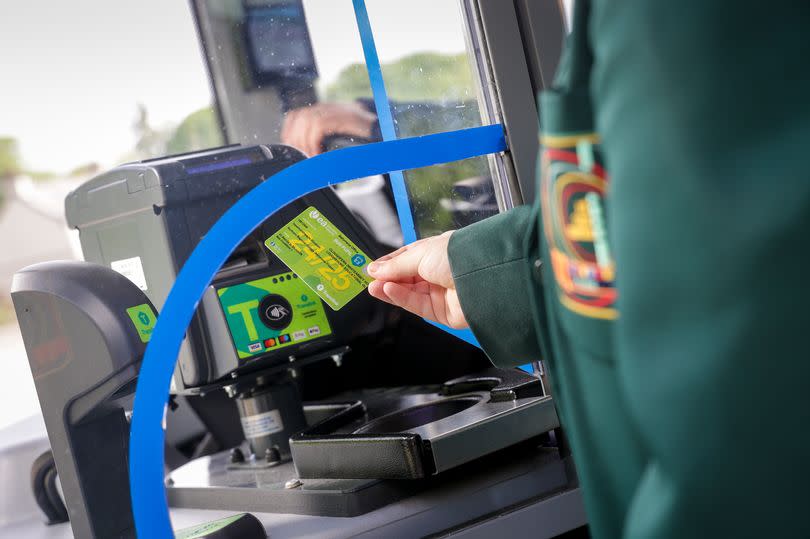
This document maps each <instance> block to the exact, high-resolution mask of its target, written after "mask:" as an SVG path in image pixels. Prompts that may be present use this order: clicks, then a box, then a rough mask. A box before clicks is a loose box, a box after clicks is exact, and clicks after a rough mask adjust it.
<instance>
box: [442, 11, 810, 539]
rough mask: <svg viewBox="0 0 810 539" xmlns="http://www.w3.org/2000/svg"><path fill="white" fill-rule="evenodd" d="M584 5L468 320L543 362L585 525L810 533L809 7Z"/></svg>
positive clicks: (462, 292) (512, 358)
mask: <svg viewBox="0 0 810 539" xmlns="http://www.w3.org/2000/svg"><path fill="white" fill-rule="evenodd" d="M575 6H576V8H575V9H576V12H575V17H574V32H573V33H572V34H571V36H569V42H568V44H567V47H566V53H565V56H564V58H563V61H562V64H561V69H560V71H559V73H558V76H557V80H556V81H555V85H554V87H553V88H552V89H551V90H550V91H547V92H544V93H543V94H542V95H541V96H540V110H541V115H542V134H541V142H542V146H543V148H542V159H541V166H540V170H541V173H540V180H539V181H540V185H539V189H538V193H539V194H538V200H537V201H536V204H535V205H534V206H533V207H528V206H525V207H519V208H516V209H514V210H512V211H510V212H507V213H504V214H502V215H499V216H496V217H494V218H491V219H488V220H486V221H482V222H480V223H477V224H474V225H472V226H469V227H467V228H464V229H462V230H459V231H457V232H455V233H454V234H453V236H452V237H451V241H450V248H449V249H450V260H451V265H452V268H453V274H454V277H455V281H456V286H457V289H458V293H459V297H460V299H461V305H462V307H463V309H464V313H465V315H466V317H467V320H468V322H469V323H470V326H471V327H472V329H473V332H474V333H475V335H476V336H477V337H478V339H479V340H480V342H481V344H482V345H483V347H484V349H485V350H486V351H487V353H488V354H489V356H490V358H491V359H492V361H493V362H494V363H495V364H496V365H499V366H504V367H505V366H512V365H519V364H522V363H525V362H527V361H530V360H537V359H539V358H544V359H545V360H547V362H548V365H549V372H550V376H551V379H552V387H553V394H554V397H555V400H556V402H557V405H558V408H559V411H560V415H561V418H562V421H563V425H564V427H565V428H566V430H567V432H568V434H569V437H570V440H571V445H572V448H573V454H574V458H575V461H576V464H577V469H578V472H579V476H580V480H581V483H582V487H583V492H584V494H585V502H586V507H587V511H588V516H589V521H590V525H591V531H592V534H593V535H594V537H597V538H613V537H639V538H673V539H674V538H692V537H810V484H808V483H810V280H809V279H808V276H810V2H808V1H806V0H803V1H798V0H796V1H786V0H771V1H769V2H755V1H753V0H738V1H736V2H731V1H725V2H723V1H719V0H683V1H679V2H678V1H672V0H667V1H663V0H592V1H590V2H588V1H586V0H577V2H576V4H575Z"/></svg>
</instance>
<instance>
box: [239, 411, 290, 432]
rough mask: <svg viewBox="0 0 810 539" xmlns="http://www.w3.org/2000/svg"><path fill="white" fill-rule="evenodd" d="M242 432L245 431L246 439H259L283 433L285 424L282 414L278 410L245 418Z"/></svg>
mask: <svg viewBox="0 0 810 539" xmlns="http://www.w3.org/2000/svg"><path fill="white" fill-rule="evenodd" d="M242 430H243V431H245V438H259V437H261V436H267V435H268V434H273V433H275V432H281V431H282V430H284V423H282V422H281V414H280V413H279V412H278V410H270V411H269V412H264V413H261V414H256V415H249V416H247V417H243V418H242Z"/></svg>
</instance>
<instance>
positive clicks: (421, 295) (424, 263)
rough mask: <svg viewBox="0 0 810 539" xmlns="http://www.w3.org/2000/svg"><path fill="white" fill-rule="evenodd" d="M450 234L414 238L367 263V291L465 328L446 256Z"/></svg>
mask: <svg viewBox="0 0 810 539" xmlns="http://www.w3.org/2000/svg"><path fill="white" fill-rule="evenodd" d="M451 234H452V232H445V233H444V234H442V235H441V236H434V237H432V238H425V239H422V240H419V241H416V242H414V243H412V244H410V245H406V246H405V247H402V248H400V249H399V250H397V251H394V252H393V253H391V254H390V255H386V256H384V257H382V258H380V259H378V260H376V261H375V262H373V263H371V264H370V265H369V266H368V273H369V275H371V276H372V277H374V279H376V280H375V281H374V282H372V283H371V284H370V285H369V286H368V291H369V293H370V294H371V295H372V296H374V297H375V298H377V299H381V300H383V301H386V302H388V303H391V304H393V305H397V306H399V307H402V308H403V309H405V310H407V311H410V312H412V313H414V314H417V315H419V316H421V317H423V318H428V319H430V320H433V321H434V322H439V323H441V324H444V325H446V326H450V327H451V328H455V329H462V328H466V327H469V326H468V325H467V320H466V319H465V318H464V313H463V312H461V304H460V303H459V301H458V295H457V294H456V285H455V282H454V281H453V273H452V271H451V270H450V260H449V258H448V257H447V245H448V243H449V242H450V235H451Z"/></svg>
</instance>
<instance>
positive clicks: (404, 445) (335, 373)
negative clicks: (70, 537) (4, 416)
mask: <svg viewBox="0 0 810 539" xmlns="http://www.w3.org/2000/svg"><path fill="white" fill-rule="evenodd" d="M271 3H272V2H271ZM193 4H194V5H195V6H196V9H197V12H196V13H197V17H198V20H200V21H202V23H204V22H205V18H206V17H208V16H209V15H210V14H207V13H205V12H204V10H203V11H201V6H204V5H205V4H204V3H203V2H194V3H193ZM248 4H250V6H249V7H251V8H255V5H254V4H256V3H250V2H249V3H248ZM274 4H279V3H274ZM463 4H464V7H465V9H467V10H469V13H470V14H471V15H470V16H471V17H472V15H475V16H476V17H479V19H476V20H477V21H478V23H479V24H478V26H477V31H479V32H481V36H479V37H480V38H481V39H483V36H484V34H486V33H487V32H489V35H490V38H491V40H495V41H497V40H498V39H506V38H507V36H506V35H505V34H504V35H500V37H498V36H496V35H495V33H494V32H495V30H494V28H495V26H493V25H494V21H493V19H492V18H493V17H495V15H494V13H496V11H495V6H494V5H493V4H492V3H490V2H486V1H482V2H478V3H473V2H464V3H463ZM524 4H525V5H524ZM531 4H532V3H531V2H525V3H524V2H518V3H516V4H515V6H513V7H514V11H510V10H506V11H507V12H508V13H511V14H512V16H514V17H515V20H518V19H520V17H521V16H522V17H523V19H524V22H525V19H527V18H528V19H531V16H530V15H531V14H532V13H534V14H535V15H536V13H537V12H536V9H535V8H537V5H535V6H534V8H532V7H531V6H530V5H531ZM526 6H530V7H526ZM273 9H277V6H276V7H274V8H273ZM524 9H525V10H528V11H527V12H525V13H523V14H522V15H521V10H524ZM533 9H534V10H535V11H532V10H533ZM247 11H251V12H252V11H255V10H253V9H251V10H247ZM497 13H499V15H498V17H503V16H504V10H500V11H497ZM508 13H507V14H508ZM526 13H529V14H528V15H527V14H526ZM254 15H255V13H254ZM257 17H258V15H257ZM258 18H259V19H261V17H258ZM532 20H533V19H532ZM264 22H267V21H266V20H258V19H257V20H256V21H254V23H255V24H257V25H259V26H260V25H261V24H262V23H264ZM202 23H201V26H203V28H202V32H203V33H205V32H206V31H207V30H206V28H208V30H210V28H209V27H207V26H205V25H204V24H202ZM526 28H528V30H527V29H526ZM530 30H531V25H529V26H525V25H524V31H526V32H529V31H530ZM257 32H258V31H256V32H254V33H252V34H251V36H253V38H254V39H255V38H256V37H255V36H256V35H259V34H260V32H259V33H257ZM512 37H514V36H512ZM488 46H489V47H490V49H491V50H490V51H489V52H488V53H487V54H489V55H490V59H491V58H492V57H496V56H498V55H502V54H503V50H502V49H499V48H498V46H497V44H493V43H492V42H490V43H489V45H488ZM212 61H214V62H216V61H218V60H217V59H214V60H212ZM220 67H221V66H220ZM265 67H267V66H265ZM271 67H272V66H271ZM490 68H491V65H490ZM211 69H212V71H215V70H216V69H218V67H217V66H212V67H211ZM269 71H272V70H269V68H268V69H266V70H265V71H263V73H264V76H267V72H269ZM293 75H294V76H295V77H297V78H300V77H304V78H306V77H311V76H312V71H311V70H304V71H303V72H301V73H299V72H296V73H294V74H293ZM499 76H502V73H501V74H500V75H499V74H498V73H495V75H494V76H493V79H492V80H495V81H497V80H498V77H499ZM538 77H539V76H538ZM537 80H542V77H539V78H537ZM262 81H264V82H265V83H267V84H270V85H272V84H273V82H274V81H273V80H271V79H267V80H265V79H262ZM215 82H216V80H215ZM536 83H537V81H535V84H536ZM504 84H506V83H504ZM231 90H233V89H232V88H231ZM525 90H526V92H528V93H529V94H531V93H532V87H531V85H529V86H528V87H527V88H526V89H525ZM219 91H220V92H223V91H226V90H222V88H220V90H219ZM284 91H289V88H286V89H285V90H284ZM493 91H494V90H493ZM509 91H510V90H509V87H508V85H505V86H504V87H503V88H501V89H500V90H499V92H500V93H499V94H498V95H500V96H501V98H503V99H504V100H505V99H506V96H504V95H503V94H505V93H508V92H509ZM524 93H525V92H524ZM288 97H289V96H288ZM220 98H221V99H220V106H223V103H225V104H226V105H227V99H222V96H220ZM299 98H300V96H299ZM290 99H292V98H290ZM502 103H507V101H502ZM508 107H509V105H508V103H507V104H506V105H505V108H506V109H508ZM500 114H502V115H503V116H504V117H507V118H505V119H504V124H505V127H506V129H507V134H510V129H512V131H511V133H513V134H514V135H516V134H517V133H518V132H519V131H520V129H522V128H523V127H521V125H522V124H521V123H520V120H519V119H518V118H519V116H518V115H514V114H511V113H509V112H508V110H502V111H501V112H500ZM232 117H233V114H231V118H232ZM507 120H508V121H507ZM231 121H232V120H231ZM510 122H511V127H510ZM268 137H271V138H272V136H271V135H268ZM512 138H513V139H515V138H517V137H516V136H513V137H512ZM513 145H514V143H513ZM513 151H514V152H516V153H515V154H514V155H510V156H509V157H508V158H506V161H504V162H501V167H500V169H499V171H500V172H499V174H502V175H504V178H505V180H504V181H499V182H496V183H499V186H500V187H499V189H501V191H502V192H500V193H499V195H498V204H499V205H500V206H501V207H502V208H503V207H508V206H509V205H510V204H509V203H505V201H508V200H511V201H512V202H511V203H512V204H513V203H515V202H519V201H520V200H521V199H524V200H527V199H529V198H530V197H529V195H528V193H529V189H530V187H527V186H526V185H528V184H526V185H524V183H525V182H523V181H522V179H523V178H524V177H528V176H527V174H528V172H527V171H528V170H529V168H528V167H526V165H525V163H526V161H527V160H528V159H529V158H528V156H527V149H526V148H525V147H523V148H521V147H520V146H519V144H518V146H516V147H513ZM304 158H305V156H303V155H302V154H301V153H300V152H298V151H297V150H295V149H293V148H290V147H287V146H283V145H280V144H271V143H268V144H255V145H239V144H235V145H231V146H225V147H222V148H217V149H211V150H204V151H199V152H192V153H188V154H182V155H176V156H170V157H165V158H159V159H153V160H149V161H142V162H136V163H130V164H126V165H122V166H120V167H117V168H115V169H113V170H111V171H109V172H107V173H104V174H102V175H100V176H98V177H96V178H94V179H92V180H90V181H88V182H87V183H86V184H84V185H82V186H81V187H80V188H78V189H77V190H75V191H74V192H72V193H71V194H70V195H69V196H68V198H67V200H66V203H65V206H66V215H67V220H68V224H69V226H70V227H71V228H74V229H76V230H78V231H79V234H80V238H81V244H82V250H83V253H84V258H85V260H86V262H84V263H80V262H76V263H48V264H44V265H38V266H33V267H30V268H26V269H25V270H23V271H21V272H20V273H19V274H18V275H17V276H16V278H15V283H14V289H13V292H12V298H13V301H14V304H15V308H16V310H17V314H18V318H19V322H20V327H21V330H22V333H23V336H24V340H25V345H26V350H27V352H28V356H29V361H30V362H31V366H32V372H33V373H34V378H35V382H36V385H37V391H38V393H39V397H40V402H41V404H42V409H43V413H44V415H45V419H46V425H47V428H48V434H49V438H50V441H51V445H52V450H53V454H54V459H55V461H56V467H57V469H58V473H59V476H60V479H61V483H62V490H63V492H64V493H65V503H66V505H67V509H68V514H69V517H70V519H71V525H72V527H73V531H74V533H75V534H76V536H77V537H131V536H134V533H135V532H134V524H133V520H132V513H131V509H130V505H129V503H128V494H129V492H128V477H127V444H128V423H127V421H128V418H129V414H130V413H131V412H132V403H131V395H132V391H133V390H134V384H135V382H136V381H137V376H138V372H139V366H140V361H141V359H142V355H143V352H144V349H145V346H146V342H147V341H148V339H149V335H150V333H151V328H152V327H154V323H155V316H156V315H157V316H159V310H160V308H161V306H162V305H163V303H164V301H165V299H166V296H167V294H168V292H169V290H170V289H171V286H172V284H173V282H174V280H175V278H176V276H177V274H178V272H179V270H180V268H182V266H183V264H184V262H185V261H186V260H187V258H188V256H189V255H190V254H191V252H192V250H193V249H194V248H195V246H196V245H197V244H198V243H199V241H200V239H201V238H202V237H204V236H205V234H206V233H207V231H208V230H209V229H210V228H211V226H212V225H213V224H214V223H215V222H216V221H217V219H218V218H219V217H220V216H221V215H222V214H223V213H224V212H225V211H226V210H227V209H228V208H230V207H231V206H232V205H233V204H234V203H235V202H236V201H237V200H238V199H239V198H240V197H241V196H242V195H244V194H245V193H247V192H248V191H249V190H251V189H252V188H254V187H255V186H257V185H258V184H259V183H261V182H264V181H273V175H274V174H276V173H277V172H279V171H281V170H283V169H285V168H287V167H289V166H292V165H294V164H295V163H297V162H299V161H301V160H302V159H304ZM493 181H495V180H493ZM468 185H469V182H467V183H465V182H460V184H459V187H458V189H461V190H462V191H463V190H464V189H466V188H467V186H468ZM510 191H511V192H510ZM310 207H314V208H317V211H318V213H319V214H320V215H323V216H324V217H326V218H327V219H328V220H329V221H330V222H331V223H332V224H334V225H335V227H336V228H337V229H339V230H340V231H341V232H342V233H343V234H344V235H345V237H346V238H348V239H349V240H350V241H351V242H352V243H354V244H355V245H357V246H358V247H359V248H360V250H362V251H363V252H365V253H366V254H367V255H368V256H370V257H372V258H376V257H377V256H380V255H382V254H384V253H385V252H386V249H387V247H384V246H383V245H381V244H380V242H379V241H378V238H377V237H375V235H374V234H373V233H372V231H371V230H369V228H368V227H367V226H366V225H365V224H364V220H363V219H362V218H359V216H358V215H357V214H356V213H354V212H353V211H352V210H350V209H349V208H348V207H347V206H346V204H344V202H343V201H342V200H341V198H340V197H339V196H338V194H336V192H335V190H333V189H332V188H325V189H322V190H320V191H316V192H314V193H312V194H310V195H307V196H305V197H302V198H301V199H299V200H297V201H295V202H293V203H291V204H289V205H287V206H286V207H284V208H283V209H282V210H281V211H279V212H277V213H276V214H274V215H273V216H271V217H270V218H269V219H268V220H267V221H265V222H264V223H263V224H262V225H260V226H259V227H258V228H257V229H256V230H254V232H253V233H252V234H251V235H250V236H249V237H248V238H247V239H245V240H244V241H243V242H242V243H241V244H240V245H239V246H238V247H237V248H236V250H235V251H234V252H233V253H232V254H231V256H230V257H229V259H228V260H227V262H226V263H225V265H224V266H223V267H222V268H221V269H220V270H219V272H218V273H217V275H216V276H215V278H214V280H213V282H212V283H211V284H210V286H209V287H208V289H207V291H206V292H205V294H204V296H203V298H202V299H201V301H200V303H199V305H198V307H197V310H196V314H195V316H194V318H193V320H192V322H191V325H190V326H189V328H188V332H187V335H186V338H185V340H184V342H183V344H182V347H181V351H180V355H179V357H178V361H177V367H176V370H175V373H174V376H173V380H172V387H171V393H172V398H171V401H170V402H169V403H167V420H168V421H167V422H168V426H169V431H171V430H172V417H173V416H172V414H173V413H174V412H173V411H172V410H173V409H174V408H175V407H176V406H178V405H179V406H181V409H182V407H190V408H192V409H193V410H194V413H195V414H194V415H195V416H196V417H197V418H198V421H199V423H200V424H201V425H202V427H201V428H202V431H203V433H204V438H203V440H206V439H213V440H215V441H216V443H209V444H206V443H199V444H198V445H197V446H196V447H195V448H194V449H193V451H191V454H189V455H187V457H188V458H186V459H185V462H184V463H183V464H182V465H180V466H167V473H166V488H167V492H168V499H169V505H170V507H171V510H172V512H173V514H175V515H177V514H181V513H182V512H184V511H185V512H189V511H197V513H194V514H196V515H200V516H201V517H202V518H205V517H204V515H205V514H207V513H206V512H211V514H212V515H214V514H216V515H221V513H222V511H227V512H233V513H243V512H250V513H253V515H255V519H254V521H255V522H258V523H259V524H260V525H257V526H258V527H252V528H251V527H250V526H247V525H245V524H244V522H243V521H234V522H231V523H230V524H233V527H232V528H231V532H228V523H226V524H224V525H223V526H214V528H216V529H217V533H220V534H221V535H216V537H245V538H252V537H261V536H263V535H264V533H269V534H270V536H271V537H282V536H289V537H295V536H300V535H304V534H307V533H314V532H315V531H318V532H319V533H321V535H320V536H323V537H356V536H363V537H416V536H419V537H421V536H436V537H444V536H453V537H488V536H491V534H492V533H493V530H494V529H496V528H495V527H497V529H498V530H499V533H512V534H513V535H514V536H521V534H523V535H525V534H526V533H527V530H528V529H530V530H531V534H532V535H533V536H538V535H539V536H543V537H553V536H556V535H558V534H560V533H563V532H565V531H568V530H571V529H574V528H577V527H579V526H582V525H583V524H584V513H583V511H582V506H581V500H580V498H579V495H578V490H577V483H576V477H575V473H574V472H573V468H572V466H571V464H570V456H569V455H567V453H566V450H565V448H564V447H562V446H561V444H560V443H559V442H558V441H559V439H560V437H559V436H555V435H554V431H555V430H556V429H558V427H559V421H558V418H557V414H556V411H555V409H554V403H553V399H552V397H551V396H550V395H548V393H547V391H546V390H545V388H544V386H543V383H542V381H541V378H540V377H539V376H537V375H536V374H533V373H529V372H526V371H523V370H519V369H495V368H493V367H492V366H491V365H490V364H489V362H488V360H487V359H486V356H485V355H484V354H483V353H482V352H481V351H480V350H478V349H477V348H475V347H473V346H471V345H469V344H467V343H464V342H462V341H460V340H458V339H456V338H455V337H452V336H450V335H448V334H446V333H444V332H443V331H441V330H440V329H437V328H435V327H433V326H431V325H429V324H427V323H426V322H424V321H422V320H420V319H418V318H416V317H413V316H410V315H408V314H407V313H403V312H402V311H400V310H397V309H394V308H392V307H390V306H388V305H385V304H383V303H380V302H377V301H375V300H373V299H372V298H370V297H368V295H366V294H361V295H360V296H358V297H357V298H355V299H354V300H352V301H351V302H350V303H349V304H348V305H346V306H345V307H343V308H342V309H340V310H333V309H332V308H330V307H329V306H328V305H327V304H326V303H324V302H323V301H322V300H321V299H320V298H319V297H318V295H316V294H315V293H314V291H313V290H312V289H311V288H310V287H309V286H307V284H306V283H304V282H303V279H301V277H300V276H298V275H297V274H295V273H294V272H293V271H291V270H290V269H289V268H288V267H287V266H285V265H284V264H283V263H281V261H280V260H279V259H278V258H276V257H275V256H274V255H273V254H272V253H271V252H270V251H269V250H268V248H267V247H266V246H265V243H264V242H265V240H266V239H267V238H268V237H270V236H271V235H272V234H273V233H275V232H276V231H278V230H279V229H281V228H282V227H283V226H285V225H286V224H287V223H289V222H291V221H293V220H294V218H296V216H299V215H301V214H302V212H303V211H304V210H305V209H307V208H310ZM136 413H137V411H136ZM215 512H216V513H215ZM291 515H295V517H291ZM212 518H213V517H212ZM527 526H528V528H527ZM228 533H231V535H228ZM285 534H286V535H285ZM198 536H200V537H202V536H204V535H198ZM195 537H197V536H195ZM212 537H213V535H212Z"/></svg>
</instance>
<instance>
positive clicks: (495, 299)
mask: <svg viewBox="0 0 810 539" xmlns="http://www.w3.org/2000/svg"><path fill="white" fill-rule="evenodd" d="M536 229H537V222H536V217H535V214H534V213H533V212H532V208H531V207H529V206H521V207H518V208H515V209H513V210H511V211H509V212H506V213H502V214H500V215H496V216H495V217H491V218H489V219H485V220H484V221H480V222H478V223H475V224H473V225H470V226H467V227H465V228H462V229H460V230H457V231H456V232H454V233H453V235H452V236H451V237H450V247H449V255H450V265H451V267H452V269H453V278H454V279H455V282H456V290H457V292H458V296H459V300H460V302H461V308H462V309H463V311H464V316H465V317H466V319H467V322H468V323H469V324H470V328H471V329H472V331H473V333H474V334H475V336H476V338H477V339H478V341H479V342H480V343H481V346H482V347H483V348H484V351H485V352H486V353H487V355H488V356H489V358H490V360H491V361H492V362H493V363H494V364H495V365H496V366H498V367H510V366H516V365H523V364H525V363H529V362H531V361H537V360H539V359H540V347H539V344H538V336H537V334H536V332H535V330H534V325H533V322H532V320H533V318H532V308H533V307H534V305H533V303H534V302H533V299H532V298H533V296H532V295H531V294H530V293H529V290H528V287H529V286H531V283H530V280H531V279H530V275H529V272H530V271H531V268H532V263H533V261H531V260H529V258H530V257H529V255H528V252H527V249H526V248H525V244H526V239H527V237H526V236H527V234H532V233H533V232H534V231H535V230H536Z"/></svg>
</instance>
